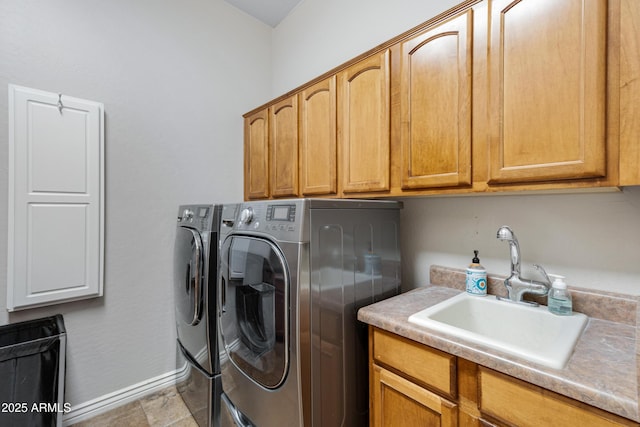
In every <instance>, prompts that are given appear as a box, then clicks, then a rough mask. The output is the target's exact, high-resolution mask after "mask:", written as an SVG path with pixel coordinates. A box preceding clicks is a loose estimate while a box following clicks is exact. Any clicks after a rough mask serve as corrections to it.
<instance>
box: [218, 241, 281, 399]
mask: <svg viewBox="0 0 640 427" xmlns="http://www.w3.org/2000/svg"><path fill="white" fill-rule="evenodd" d="M220 270H221V278H222V279H221V283H220V286H221V289H220V290H221V296H220V310H221V318H220V330H221V335H222V340H223V343H224V346H225V349H226V351H227V355H228V356H229V358H230V359H231V361H232V362H233V364H234V365H235V366H236V367H237V368H238V369H239V370H240V371H242V372H243V373H244V374H245V375H247V376H248V377H249V378H251V379H252V380H253V381H255V382H256V383H258V384H260V385H262V386H264V387H267V388H276V387H278V386H279V385H280V384H281V383H282V382H283V381H284V379H285V377H286V374H287V369H288V364H289V352H288V345H289V327H288V322H289V319H288V311H289V296H288V295H289V277H288V270H287V268H286V262H285V260H284V256H283V255H282V252H281V251H280V250H279V249H278V248H277V247H276V246H275V245H274V244H273V243H272V242H270V241H268V240H265V239H260V238H256V237H249V236H230V237H228V238H227V239H226V240H225V242H224V244H223V246H222V258H221V269H220Z"/></svg>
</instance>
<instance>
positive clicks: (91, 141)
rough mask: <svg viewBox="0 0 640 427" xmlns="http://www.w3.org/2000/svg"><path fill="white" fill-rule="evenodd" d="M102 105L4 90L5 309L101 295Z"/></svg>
mask: <svg viewBox="0 0 640 427" xmlns="http://www.w3.org/2000/svg"><path fill="white" fill-rule="evenodd" d="M103 188H104V107H103V105H102V104H100V103H97V102H93V101H86V100H82V99H77V98H72V97H68V96H64V95H62V96H60V95H58V94H55V93H49V92H43V91H39V90H35V89H29V88H24V87H20V86H15V85H9V203H8V205H9V248H8V249H9V251H8V258H9V259H8V265H7V267H8V268H7V270H8V281H7V289H8V292H7V293H8V295H7V308H8V309H9V310H10V311H13V310H17V309H22V308H27V307H36V306H42V305H48V304H53V303H57V302H64V301H72V300H77V299H82V298H89V297H96V296H101V295H102V288H103V254H104V250H103V240H104V239H103V230H104V226H103V224H104V215H103V212H104V190H103Z"/></svg>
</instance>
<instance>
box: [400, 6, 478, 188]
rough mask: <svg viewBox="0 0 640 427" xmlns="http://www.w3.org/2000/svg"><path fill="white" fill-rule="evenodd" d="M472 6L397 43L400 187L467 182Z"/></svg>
mask: <svg viewBox="0 0 640 427" xmlns="http://www.w3.org/2000/svg"><path fill="white" fill-rule="evenodd" d="M472 26H473V10H472V9H469V10H467V11H464V12H463V13H462V14H460V15H458V16H456V17H454V18H453V19H451V20H448V21H446V22H444V23H442V24H440V25H438V26H436V27H435V28H432V29H429V30H428V31H427V32H425V33H422V34H420V35H418V36H416V37H413V38H411V39H409V40H407V41H405V42H403V43H402V44H401V49H400V51H401V63H400V68H401V71H400V74H401V79H400V110H401V111H400V114H401V123H402V125H401V126H402V127H401V136H400V138H401V147H402V148H401V171H402V188H403V189H421V188H433V187H451V186H462V185H470V184H471V90H472V84H471V83H472V52H473V46H472V38H473V37H472V36H473V28H472Z"/></svg>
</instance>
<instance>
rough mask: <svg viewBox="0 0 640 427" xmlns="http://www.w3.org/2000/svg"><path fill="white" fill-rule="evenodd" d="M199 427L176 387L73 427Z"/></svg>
mask: <svg viewBox="0 0 640 427" xmlns="http://www.w3.org/2000/svg"><path fill="white" fill-rule="evenodd" d="M111 426H117V427H198V424H197V423H196V422H195V420H194V419H193V417H192V416H191V414H190V413H189V409H187V406H186V405H185V404H184V402H183V401H182V398H181V397H180V394H178V391H177V390H176V388H175V386H172V387H168V388H165V389H164V390H160V391H159V392H157V393H154V394H151V395H149V396H147V397H144V398H142V399H140V400H136V401H135V402H131V403H128V404H126V405H123V406H121V407H119V408H116V409H113V410H111V411H109V412H106V413H104V414H101V415H98V416H96V417H94V418H91V419H88V420H86V421H82V422H79V423H77V424H73V425H72V426H69V427H111Z"/></svg>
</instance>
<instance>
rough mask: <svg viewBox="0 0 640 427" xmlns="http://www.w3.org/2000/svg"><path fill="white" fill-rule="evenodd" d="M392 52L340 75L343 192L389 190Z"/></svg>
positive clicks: (340, 140)
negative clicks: (390, 56) (390, 58)
mask: <svg viewBox="0 0 640 427" xmlns="http://www.w3.org/2000/svg"><path fill="white" fill-rule="evenodd" d="M389 74H390V73H389V51H388V50H384V51H383V52H381V53H378V54H375V55H373V56H371V57H368V58H366V59H364V60H362V61H360V62H357V63H356V64H354V65H352V66H350V67H348V68H346V69H345V70H343V71H341V72H340V73H339V74H338V146H339V158H340V162H341V177H342V178H341V180H342V192H343V193H358V192H370V191H388V190H389V175H390V164H389V156H390V154H389V151H390V135H389V132H390V113H389V108H390V95H389V93H390V86H389V85H390V75H389Z"/></svg>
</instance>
